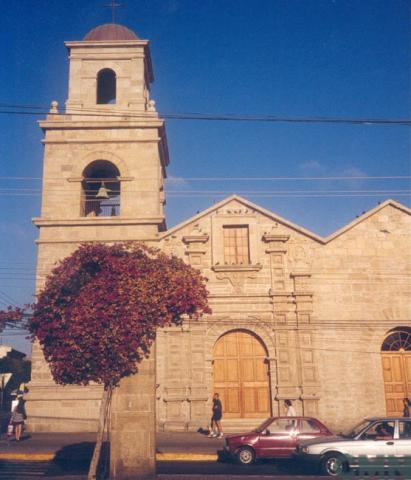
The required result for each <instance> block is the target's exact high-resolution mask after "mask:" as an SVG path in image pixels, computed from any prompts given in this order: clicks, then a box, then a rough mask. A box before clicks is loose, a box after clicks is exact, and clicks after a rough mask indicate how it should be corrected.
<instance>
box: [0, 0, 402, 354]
mask: <svg viewBox="0 0 411 480" xmlns="http://www.w3.org/2000/svg"><path fill="white" fill-rule="evenodd" d="M106 3H109V2H108V1H107V0H106V1H104V0H87V1H84V0H13V1H11V2H8V4H7V8H6V9H4V10H3V14H2V28H1V31H0V55H1V59H2V66H1V68H0V92H1V93H0V103H1V104H16V105H39V106H44V107H45V108H46V107H47V106H49V105H50V102H51V100H57V101H58V102H59V104H60V105H63V104H64V102H65V100H66V97H67V72H68V62H67V53H66V49H65V47H64V41H66V40H80V39H82V38H83V37H84V35H85V34H86V33H87V32H88V31H89V30H90V29H92V28H93V27H95V26H97V25H99V24H102V23H107V22H110V21H111V14H110V10H109V9H107V8H104V7H103V5H104V4H106ZM410 5H411V4H410V1H408V0H254V1H252V2H251V1H245V0H218V1H217V0H202V1H201V2H199V1H195V0H150V1H148V0H146V1H144V0H138V1H137V0H128V1H125V2H124V6H123V7H121V8H119V9H118V12H117V21H118V23H121V24H123V25H126V26H128V27H129V28H131V29H132V30H134V31H135V32H136V33H137V34H138V36H139V37H140V38H144V39H149V40H150V42H151V44H150V48H151V54H152V59H153V66H154V75H155V82H154V84H153V92H152V97H153V98H154V99H155V100H156V102H157V109H158V110H159V112H160V113H161V112H163V113H183V112H201V113H211V114H213V113H214V114H244V115H276V116H286V117H317V116H326V117H344V118H346V117H350V118H401V119H404V118H409V117H410V112H409V108H410V78H409V71H410V64H409V58H410V42H409V35H410V22H409V10H410ZM3 110H4V108H2V107H0V111H3ZM40 118H41V117H34V116H31V115H27V116H25V115H4V114H0V177H2V178H1V179H0V212H1V213H0V302H3V303H0V306H1V305H4V303H6V302H8V299H9V298H11V299H13V300H15V301H16V302H19V303H24V302H28V301H30V300H31V298H32V294H33V290H34V271H35V262H36V247H35V244H34V240H35V238H36V236H37V232H36V229H35V228H34V227H33V226H32V224H31V218H32V217H35V216H38V215H39V211H40V198H39V196H38V195H37V194H36V192H32V191H31V190H22V189H39V188H40V186H41V182H40V181H39V180H35V178H38V177H41V171H42V145H41V143H40V142H41V138H42V133H41V131H40V129H39V128H38V126H37V123H36V121H37V120H39V119H40ZM167 134H168V142H169V149H170V158H171V165H170V167H169V170H168V174H169V178H170V180H169V182H168V187H167V190H168V191H169V192H171V191H172V190H173V191H174V190H179V191H181V190H182V191H192V190H195V191H197V192H204V191H207V192H209V191H214V192H218V193H210V194H202V196H199V195H198V194H197V195H195V196H193V197H188V198H177V197H175V196H174V197H173V196H171V195H169V197H168V201H167V219H168V225H169V226H173V225H175V224H176V223H178V222H180V221H182V220H184V219H186V218H188V217H190V216H192V215H194V214H195V213H196V212H197V211H199V210H202V209H204V208H207V207H209V206H210V205H212V204H213V203H214V202H216V201H219V200H221V198H223V197H222V195H224V193H225V192H226V193H227V194H231V193H238V194H240V195H243V196H244V197H246V198H248V199H249V200H251V201H253V202H255V203H258V204H260V205H262V206H263V207H265V208H268V209H270V210H272V211H274V212H276V213H278V214H279V215H281V216H283V217H285V218H287V219H289V220H290V221H292V222H295V223H297V224H299V225H301V226H303V227H305V228H308V229H309V230H312V231H314V232H315V233H317V234H320V235H328V234H330V233H331V232H333V231H334V230H336V229H338V228H340V227H341V226H343V225H345V224H346V223H348V222H350V221H351V220H353V219H354V218H355V217H356V215H359V214H361V213H362V212H363V211H366V210H368V209H370V208H373V207H374V206H375V205H376V204H377V203H378V202H380V201H383V200H385V199H386V198H393V199H395V200H398V201H400V202H401V203H404V204H406V205H410V198H409V196H408V197H407V196H404V195H403V194H404V193H406V192H405V191H406V190H409V187H410V184H409V180H406V179H403V180H388V179H384V180H382V179H371V178H367V179H363V180H355V181H353V180H349V181H347V180H346V181H342V180H338V181H331V180H318V181H300V180H287V181H285V180H277V181H268V180H266V181H261V180H259V181H255V180H252V179H251V178H250V177H262V178H267V177H292V178H295V177H335V176H338V177H341V176H361V177H382V176H385V177H386V176H409V175H410V142H409V127H407V126H392V125H391V126H386V125H385V126H384V125H380V126H376V125H341V124H332V125H330V124H327V125H325V124H314V125H312V124H311V125H308V124H286V123H275V124H274V123H249V122H204V121H177V120H168V121H167ZM16 177H30V179H26V180H19V179H17V178H16ZM191 177H196V178H198V177H219V178H221V180H219V181H205V180H188V178H191ZM232 177H244V178H246V180H236V181H234V180H230V178H232ZM10 189H17V190H10ZM301 190H304V192H306V191H309V192H311V193H313V192H318V191H324V190H326V191H331V192H335V191H342V192H343V193H344V196H339V197H336V196H335V193H333V194H331V196H330V195H328V196H323V197H321V196H316V197H307V196H296V195H295V194H287V195H288V196H286V197H285V196H278V194H279V193H281V192H284V191H287V192H289V191H292V192H294V191H301ZM366 190H372V191H378V192H381V193H377V194H372V195H371V194H370V195H367V196H364V194H365V193H366V192H365V191H366ZM353 191H355V192H360V194H361V196H354V195H358V193H354V192H353ZM382 191H387V193H384V192H382ZM250 192H253V193H250ZM263 192H268V194H269V195H270V194H271V193H272V192H274V193H276V196H262V195H263ZM270 192H271V193H270ZM23 193H24V195H23ZM264 195H267V194H266V193H264ZM282 195H284V193H283V194H282ZM301 195H305V194H303V193H301ZM16 338H21V337H14V338H10V337H6V338H4V339H3V340H4V341H9V342H14V341H16ZM16 345H19V343H16Z"/></svg>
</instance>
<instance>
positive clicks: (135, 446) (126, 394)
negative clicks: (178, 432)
mask: <svg viewBox="0 0 411 480" xmlns="http://www.w3.org/2000/svg"><path fill="white" fill-rule="evenodd" d="M155 388H156V361H155V348H154V347H153V348H152V350H151V355H150V358H148V359H145V360H143V362H142V363H141V364H140V365H139V371H138V373H137V375H133V376H130V377H127V378H124V379H123V380H122V381H121V383H120V386H119V387H118V388H117V389H116V390H115V392H114V395H113V404H112V409H111V430H110V442H111V448H110V478H111V479H113V480H137V479H138V480H151V479H154V478H155V468H156V461H155V453H156V413H155Z"/></svg>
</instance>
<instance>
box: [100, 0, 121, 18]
mask: <svg viewBox="0 0 411 480" xmlns="http://www.w3.org/2000/svg"><path fill="white" fill-rule="evenodd" d="M122 6H123V4H122V3H116V2H115V0H111V3H110V4H109V5H104V7H108V8H111V21H112V23H116V8H118V7H122Z"/></svg>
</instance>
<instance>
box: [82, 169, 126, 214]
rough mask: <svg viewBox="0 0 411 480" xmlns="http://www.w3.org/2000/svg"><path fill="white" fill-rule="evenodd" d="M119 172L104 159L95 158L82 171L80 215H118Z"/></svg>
mask: <svg viewBox="0 0 411 480" xmlns="http://www.w3.org/2000/svg"><path fill="white" fill-rule="evenodd" d="M119 177H120V172H119V170H118V168H117V167H116V166H115V165H113V164H112V163H110V162H108V161H106V160H96V161H95V162H93V163H91V164H90V165H88V166H87V167H86V168H85V169H84V172H83V182H82V202H81V215H82V216H83V217H115V216H118V215H120V181H119Z"/></svg>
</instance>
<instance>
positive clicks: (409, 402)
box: [402, 397, 411, 417]
mask: <svg viewBox="0 0 411 480" xmlns="http://www.w3.org/2000/svg"><path fill="white" fill-rule="evenodd" d="M403 404H404V409H403V411H402V416H403V417H409V416H410V406H411V400H410V399H409V398H408V397H406V398H404V400H403Z"/></svg>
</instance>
